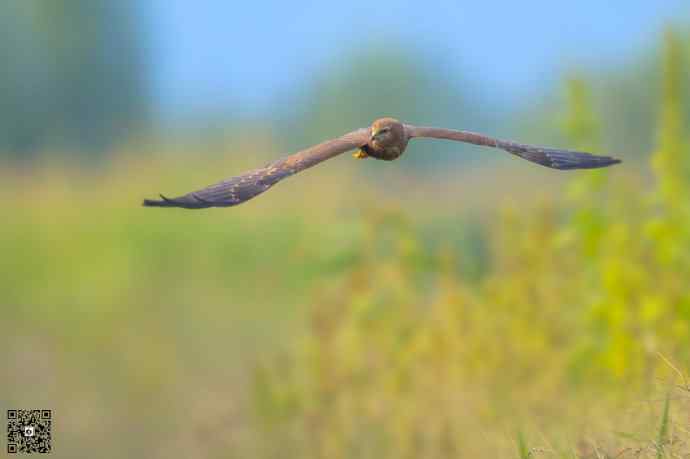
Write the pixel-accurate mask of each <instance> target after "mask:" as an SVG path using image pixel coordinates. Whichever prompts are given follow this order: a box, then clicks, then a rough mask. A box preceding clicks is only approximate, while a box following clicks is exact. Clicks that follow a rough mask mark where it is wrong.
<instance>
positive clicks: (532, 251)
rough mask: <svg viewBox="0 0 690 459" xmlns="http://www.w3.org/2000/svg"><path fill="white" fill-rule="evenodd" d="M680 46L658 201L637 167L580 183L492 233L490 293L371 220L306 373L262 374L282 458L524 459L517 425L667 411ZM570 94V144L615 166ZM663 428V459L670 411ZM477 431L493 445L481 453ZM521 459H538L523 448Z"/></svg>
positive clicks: (583, 107) (681, 206)
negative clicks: (624, 405)
mask: <svg viewBox="0 0 690 459" xmlns="http://www.w3.org/2000/svg"><path fill="white" fill-rule="evenodd" d="M679 46H680V44H679V42H678V40H677V39H675V38H674V35H673V34H672V33H671V32H669V33H668V35H667V38H666V44H665V50H666V51H665V57H664V63H663V65H662V73H663V80H664V88H665V90H664V94H663V96H662V98H661V110H660V113H661V116H660V120H659V129H660V136H659V144H658V147H657V149H656V151H655V152H654V153H653V154H652V155H651V163H652V166H653V168H654V171H655V174H656V175H655V177H656V181H655V183H654V184H653V185H648V184H646V183H645V182H644V180H645V179H644V178H642V177H635V176H633V175H632V174H630V173H627V174H626V173H625V172H626V170H625V168H626V167H628V170H630V166H627V164H628V163H624V164H623V166H622V167H617V168H612V169H610V170H603V171H592V172H586V171H585V172H580V173H577V174H576V175H577V177H576V178H575V179H573V181H572V183H571V186H570V187H569V192H568V193H567V196H566V197H565V198H563V199H553V200H551V201H549V202H546V203H542V204H539V205H537V206H536V208H535V209H533V210H530V211H523V210H522V209H521V208H520V209H518V208H517V206H515V205H513V206H512V207H507V208H506V209H505V211H504V212H503V213H502V214H501V215H500V216H497V217H495V219H494V220H493V221H491V222H490V223H489V224H488V225H487V231H488V229H489V228H491V231H490V233H488V234H489V236H488V241H489V246H490V253H491V256H490V260H491V261H490V263H489V264H488V266H489V268H488V269H487V270H486V272H485V273H484V274H483V275H482V276H481V277H480V278H479V279H474V280H469V279H468V278H466V277H465V276H463V275H460V274H459V273H458V272H457V270H455V269H454V266H456V265H455V264H454V263H453V262H449V260H453V259H454V258H456V257H457V256H458V253H457V252H455V251H454V250H452V249H450V248H446V250H444V251H443V252H442V253H438V254H437V257H436V258H435V259H434V260H433V261H431V262H429V261H427V262H425V263H424V264H423V268H422V265H421V264H420V263H421V262H420V260H421V257H420V252H422V251H423V249H421V246H420V241H421V240H422V239H421V237H420V234H421V233H422V230H420V229H419V228H416V227H415V226H414V225H412V224H410V223H409V218H408V217H407V216H406V214H405V213H404V212H399V213H398V214H397V216H395V215H394V216H393V217H392V218H391V216H390V215H388V216H386V217H385V218H384V217H381V218H379V217H375V216H374V217H372V218H370V220H369V223H368V224H369V229H368V230H367V231H366V232H365V235H366V238H367V239H365V241H364V243H362V244H361V245H360V246H359V250H360V253H359V255H358V256H357V257H355V258H356V259H357V260H358V263H357V264H355V265H353V266H352V267H351V269H350V270H349V273H348V274H347V275H346V276H345V277H344V278H343V279H342V280H341V282H340V283H339V285H337V286H334V287H332V288H330V289H328V290H326V291H324V292H322V294H321V295H320V296H319V297H318V299H317V300H316V301H315V303H314V305H313V309H312V313H311V322H310V332H309V336H308V338H307V339H306V341H305V342H302V343H301V344H300V346H299V347H298V349H297V350H295V351H294V352H293V354H292V355H291V357H289V358H288V361H289V362H290V363H289V364H287V365H281V366H280V367H272V366H271V365H268V366H267V367H265V368H264V369H263V370H262V379H261V381H262V383H261V387H262V388H263V389H262V393H261V394H260V395H259V396H258V398H259V399H260V400H261V404H262V407H263V409H262V413H263V419H264V420H265V421H266V423H265V427H266V432H267V434H268V435H272V436H271V437H270V438H275V439H276V440H275V442H272V443H275V444H279V445H281V447H283V446H285V445H289V446H285V447H288V448H290V450H291V451H294V452H296V455H298V456H300V457H329V458H332V457H352V456H356V457H377V458H378V457H456V456H457V455H458V454H459V455H461V456H464V457H480V456H481V457H498V456H501V455H507V454H511V453H508V451H510V450H511V449H512V448H514V445H513V446H510V445H508V444H507V443H509V442H506V438H505V436H503V435H501V434H500V433H499V432H501V430H502V429H505V428H508V427H509V426H510V424H511V423H513V422H520V420H524V419H537V421H536V422H538V423H539V425H538V430H539V431H540V432H548V433H551V434H555V435H557V430H554V424H561V426H560V427H561V428H566V429H567V427H565V426H566V425H568V424H569V422H568V417H569V416H570V417H573V416H575V417H577V416H585V407H586V406H587V405H586V404H585V402H584V401H586V400H587V395H586V394H588V393H589V392H590V391H596V393H597V394H598V395H597V406H598V407H601V408H602V409H603V410H604V412H606V413H608V414H609V416H610V413H611V411H609V408H612V407H615V406H617V405H616V403H620V402H621V401H625V400H628V401H630V400H631V399H632V398H633V397H636V396H639V395H640V394H649V393H651V392H652V391H653V387H654V384H655V383H656V381H657V380H658V379H659V378H661V379H665V378H668V377H670V376H671V374H672V373H671V372H670V370H669V367H668V366H667V364H666V362H665V361H664V359H665V358H664V359H660V358H659V357H658V355H659V353H661V354H663V355H666V356H669V358H670V359H671V360H672V361H674V362H681V365H683V368H687V362H690V289H688V279H689V278H690V258H689V257H688V253H690V252H688V250H687V247H690V237H689V233H688V232H689V231H690V217H689V214H688V210H687V209H690V200H689V198H688V193H687V188H688V187H689V186H690V175H687V174H686V173H685V170H686V169H685V168H686V166H685V164H687V163H688V162H689V161H690V151H688V146H687V145H688V143H687V133H686V132H685V130H684V129H683V128H682V127H683V126H685V125H686V124H685V122H684V120H683V119H682V114H683V113H684V108H683V107H685V106H686V104H687V101H685V100H683V99H682V98H681V97H680V95H681V94H682V93H683V92H682V89H681V88H680V86H681V84H682V82H683V78H682V77H681V76H682V75H683V74H684V67H683V64H682V62H681V55H682V54H683V53H682V52H680V51H679ZM567 89H568V98H569V101H570V104H569V106H570V111H569V113H568V115H567V116H566V117H565V119H566V122H565V124H564V125H565V129H566V133H567V135H568V136H569V137H570V138H571V143H572V144H574V145H575V146H576V147H578V148H581V149H586V150H595V151H597V150H599V149H600V142H601V141H600V139H599V137H600V132H601V129H600V127H599V126H600V123H599V121H598V119H597V116H596V115H595V114H594V113H595V112H594V109H593V108H592V104H591V102H590V96H589V94H590V91H589V88H588V85H587V83H586V82H585V81H584V80H582V79H571V80H570V81H569V82H568V86H567ZM624 159H625V158H624ZM400 222H402V224H401V223H400ZM391 235H392V236H391ZM272 405H273V407H274V408H271V406H272ZM605 407H606V408H605ZM587 409H589V410H592V409H594V408H593V407H592V405H589V408H587ZM534 413H538V416H536V417H535V416H534ZM660 416H661V428H660V430H659V431H658V440H657V444H658V447H659V449H658V451H659V454H662V453H663V451H664V450H663V446H662V445H664V444H665V443H666V441H667V433H668V429H669V422H670V421H669V417H668V399H667V401H666V404H665V406H664V408H663V409H662V413H661V414H660ZM539 420H541V421H539ZM616 422H617V423H619V425H624V424H625V422H626V421H624V420H621V419H616ZM627 422H630V421H627ZM477 425H481V426H484V428H483V429H480V430H481V436H482V438H483V441H477V440H476V439H474V438H473V435H477ZM486 426H491V427H486ZM497 426H498V427H497ZM488 429H490V430H488ZM521 431H522V430H521ZM646 432H649V430H646ZM521 435H522V434H521ZM570 441H573V440H570ZM583 445H589V443H587V442H584V440H583ZM560 448H564V451H567V449H568V448H569V446H568V445H567V443H566V444H565V445H564V444H561V445H560ZM582 448H584V450H588V451H590V450H591V451H590V452H589V453H586V452H582V453H580V452H578V453H577V454H578V455H579V456H585V457H590V454H591V457H605V456H606V455H605V454H604V453H601V452H600V451H599V450H598V449H597V448H599V447H594V449H593V450H592V448H590V446H582ZM552 449H553V448H552ZM556 449H558V448H556ZM269 450H270V449H269ZM518 450H519V453H520V455H521V457H525V454H527V455H529V450H527V447H526V445H525V442H524V438H523V437H522V436H520V437H519V438H518ZM650 451H654V454H656V451H657V449H652V450H650V449H649V448H647V447H646V446H645V447H640V449H639V454H638V455H641V454H642V453H643V452H644V454H648V453H649V454H652V453H650ZM273 453H275V451H273ZM512 454H514V449H513V453H512ZM564 454H565V453H564ZM612 455H613V454H612Z"/></svg>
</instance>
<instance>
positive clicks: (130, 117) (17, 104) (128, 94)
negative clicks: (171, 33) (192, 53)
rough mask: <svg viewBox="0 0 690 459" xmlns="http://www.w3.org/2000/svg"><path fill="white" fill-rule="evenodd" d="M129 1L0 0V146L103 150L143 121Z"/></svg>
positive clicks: (141, 66) (143, 88)
mask: <svg viewBox="0 0 690 459" xmlns="http://www.w3.org/2000/svg"><path fill="white" fill-rule="evenodd" d="M138 21H139V17H138V10H137V9H136V3H135V2H132V1H131V0H124V1H123V0H115V1H113V0H55V1H48V2H46V1H42V0H22V1H7V2H2V3H0V30H2V35H1V36H2V39H1V40H0V61H1V62H2V63H3V64H2V65H3V71H2V72H0V151H2V152H3V153H12V154H13V155H15V156H17V157H21V158H26V157H27V156H29V155H31V154H35V153H36V152H38V151H40V150H41V149H46V148H52V149H65V150H70V151H76V150H82V151H85V150H87V149H88V150H90V151H93V150H98V151H105V150H106V149H107V148H108V147H111V146H113V145H114V144H115V143H117V141H118V139H122V138H128V137H130V136H132V135H133V134H135V133H136V131H138V130H143V127H142V124H143V123H145V122H147V121H148V120H147V116H148V115H147V114H148V103H149V101H148V97H149V95H148V88H147V84H148V83H147V81H146V79H147V78H148V76H147V69H146V68H145V49H144V48H145V46H144V41H143V40H142V38H143V37H142V33H143V32H142V30H141V24H140V23H139V22H138Z"/></svg>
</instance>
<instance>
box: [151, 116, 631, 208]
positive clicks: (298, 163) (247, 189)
mask: <svg viewBox="0 0 690 459" xmlns="http://www.w3.org/2000/svg"><path fill="white" fill-rule="evenodd" d="M415 137H429V138H435V139H447V140H456V141H458V142H467V143H472V144H475V145H482V146H486V147H494V148H500V149H502V150H505V151H507V152H508V153H511V154H513V155H515V156H519V157H520V158H522V159H526V160H527V161H531V162H533V163H537V164H540V165H542V166H545V167H550V168H552V169H561V170H570V169H595V168H598V167H606V166H610V165H612V164H617V163H620V162H621V161H620V160H619V159H615V158H610V157H608V156H595V155H591V154H589V153H581V152H577V151H570V150H557V149H554V148H545V147H537V146H533V145H525V144H521V143H516V142H511V141H508V140H499V139H494V138H491V137H487V136H485V135H482V134H476V133H474V132H468V131H456V130H452V129H443V128H435V127H421V126H413V125H411V124H403V123H401V122H400V121H398V120H396V119H393V118H381V119H378V120H376V121H374V123H373V124H372V125H371V127H369V128H361V129H357V130H356V131H352V132H350V133H347V134H345V135H343V136H342V137H338V138H336V139H331V140H327V141H325V142H323V143H320V144H318V145H315V146H313V147H310V148H307V149H306V150H302V151H300V152H298V153H295V154H293V155H290V156H286V157H285V158H282V159H279V160H277V161H274V162H272V163H269V164H267V165H266V166H264V167H261V168H259V169H254V170H251V171H248V172H245V173H244V174H242V175H238V176H236V177H232V178H229V179H227V180H223V181H222V182H220V183H217V184H215V185H210V186H208V187H206V188H203V189H201V190H198V191H193V192H191V193H187V194H185V195H183V196H179V197H176V198H166V197H165V196H163V195H161V199H160V200H151V199H145V200H144V206H149V207H182V208H185V209H205V208H207V207H230V206H236V205H237V204H241V203H243V202H245V201H248V200H250V199H251V198H253V197H254V196H256V195H258V194H261V193H263V192H264V191H266V190H268V189H269V188H271V187H272V186H273V185H275V184H276V183H278V182H279V181H281V180H283V179H284V178H286V177H289V176H291V175H294V174H296V173H298V172H301V171H303V170H305V169H308V168H310V167H312V166H316V165H317V164H319V163H320V162H322V161H325V160H327V159H331V158H333V157H335V156H338V155H339V154H341V153H345V152H346V151H349V150H355V149H356V150H357V152H356V153H355V154H354V157H355V158H362V159H363V158H368V157H372V158H376V159H383V160H385V161H392V160H394V159H397V158H399V157H400V155H402V154H403V152H404V151H405V148H407V143H408V142H409V141H410V139H413V138H415Z"/></svg>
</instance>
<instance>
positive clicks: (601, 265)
mask: <svg viewBox="0 0 690 459" xmlns="http://www.w3.org/2000/svg"><path fill="white" fill-rule="evenodd" d="M665 46H666V51H665V53H666V55H665V58H664V61H663V63H662V65H661V68H660V73H661V74H662V75H663V79H664V86H663V87H664V92H663V94H661V95H659V97H658V100H659V107H660V110H659V113H660V115H659V120H658V132H659V136H658V138H657V139H656V140H655V143H656V147H655V150H654V151H652V152H649V156H648V158H647V159H646V160H645V161H644V162H643V163H641V164H635V162H634V161H632V162H631V163H628V162H626V163H624V164H623V165H622V166H619V167H617V168H614V169H611V170H606V171H595V172H581V173H574V174H572V175H570V176H567V178H566V176H564V175H554V173H553V172H551V171H547V170H545V169H535V168H534V166H531V165H527V164H523V163H520V162H519V161H517V160H514V159H512V158H505V159H504V160H501V162H499V163H498V165H497V166H495V167H491V168H487V170H482V169H477V168H474V169H470V170H450V171H445V172H443V173H436V172H433V173H432V172H426V173H425V174H426V175H425V174H421V176H419V175H417V176H415V175H413V174H412V173H411V172H410V171H409V170H407V171H405V170H401V169H398V168H394V167H390V165H386V164H381V163H375V162H373V161H367V162H361V163H359V162H355V161H354V160H349V158H339V159H336V160H334V161H332V162H329V163H327V164H325V165H323V166H320V167H319V168H318V170H312V171H308V172H305V173H304V175H303V176H300V177H299V178H298V179H294V180H289V181H286V182H285V183H282V184H280V185H279V186H277V187H276V189H275V190H272V191H270V192H269V193H267V194H266V195H262V196H261V197H259V198H257V199H255V200H253V201H252V202H251V203H249V204H247V205H243V206H239V207H237V208H233V209H225V210H223V209H221V210H213V211H208V212H187V211H159V210H151V209H144V208H142V207H140V206H139V204H140V201H141V199H142V198H143V197H146V196H151V195H152V194H153V193H155V192H156V191H158V190H161V191H165V192H171V194H174V190H178V191H181V190H187V189H188V188H189V187H190V186H195V185H202V184H206V183H210V182H212V181H215V180H218V179H220V178H223V177H224V176H227V175H232V174H233V173H234V172H239V171H242V170H245V169H247V168H251V167H255V166H256V165H257V164H261V163H263V162H265V161H267V160H268V159H270V158H274V157H276V156H278V155H281V154H283V153H284V152H281V151H280V148H279V147H278V146H276V145H275V144H274V143H272V142H271V141H270V139H269V140H266V141H265V143H264V144H257V143H256V141H255V140H252V143H246V144H245V143H241V141H235V142H234V143H233V142H230V143H226V144H224V145H223V146H222V148H219V149H216V150H215V152H214V154H213V155H205V156H204V158H205V159H204V161H203V162H200V163H193V164H189V163H184V162H183V161H182V159H181V158H178V157H176V155H175V152H174V151H168V150H174V149H175V148H176V147H170V146H165V145H155V146H134V147H131V148H129V149H125V150H123V151H122V152H118V153H117V154H114V155H112V158H113V159H111V160H109V161H108V162H103V163H100V164H97V165H94V164H88V165H83V164H77V163H76V162H70V160H67V159H66V158H65V157H63V156H60V155H58V154H56V155H55V159H54V161H52V162H49V163H46V162H44V163H42V164H41V165H36V164H31V165H26V164H24V165H22V164H17V163H6V164H3V165H1V166H0V171H1V172H0V177H1V178H0V180H1V182H2V183H1V184H0V200H1V201H2V202H3V211H4V212H3V214H4V218H3V220H4V221H3V224H2V225H1V227H0V253H2V258H1V259H0V266H1V267H2V273H3V275H2V276H1V277H0V291H1V292H2V310H3V323H4V324H5V328H6V330H5V332H4V333H3V334H2V335H1V337H0V343H2V347H3V349H6V355H7V356H8V364H7V365H5V366H3V368H2V370H0V372H2V373H1V374H2V376H3V380H4V381H7V383H4V384H3V386H4V390H3V391H1V392H0V398H1V399H2V401H3V402H4V405H7V406H26V405H30V406H35V405H40V406H41V407H52V408H53V409H54V410H55V412H56V414H57V419H59V421H58V424H57V427H56V429H57V432H58V433H57V434H56V438H58V439H59V445H58V446H56V454H58V455H59V456H60V457H93V456H94V451H98V456H99V457H104V458H105V457H123V456H125V455H126V456H130V457H169V456H185V457H323V458H338V457H343V458H344V457H372V458H373V457H376V458H381V457H426V458H435V457H439V458H441V457H522V458H525V457H592V458H603V457H688V455H689V454H690V414H689V413H690V387H689V386H688V381H687V380H686V379H685V378H687V377H688V372H689V371H690V288H689V285H690V284H689V281H690V250H689V249H688V248H689V247H690V147H689V143H688V139H689V138H690V136H689V132H690V129H689V128H688V122H687V120H685V119H684V115H683V112H684V110H685V108H684V107H686V106H687V104H688V102H687V101H685V100H683V98H682V96H681V94H682V88H681V86H682V85H683V84H686V83H687V82H686V81H685V77H686V76H687V72H686V71H685V70H684V68H683V67H682V63H681V59H680V58H679V56H680V53H681V51H680V46H681V45H680V43H679V42H678V41H677V40H676V39H675V38H674V36H673V35H672V34H669V36H668V37H667V43H666V45H665ZM567 90H568V98H569V107H570V108H569V115H568V118H567V123H566V124H565V128H564V130H565V134H566V135H567V136H568V137H569V139H570V142H571V143H572V145H573V146H575V147H577V148H581V149H588V150H594V151H599V150H600V149H601V145H600V142H601V141H600V138H599V134H598V133H599V132H600V130H601V124H600V120H599V119H598V118H597V116H596V114H595V113H594V111H593V109H592V107H591V101H590V100H589V99H590V97H589V95H588V94H589V93H588V91H589V90H588V85H587V82H586V81H583V80H572V81H570V82H569V83H568V85H567ZM246 137H247V138H251V139H256V138H257V136H251V135H248V136H246ZM210 148H212V147H209V146H205V147H203V148H202V150H203V149H210ZM422 149H423V147H421V146H415V147H414V148H413V150H418V151H421V150H422ZM229 152H233V153H237V152H241V153H242V154H241V155H237V154H233V155H230V154H226V153H229ZM202 153H203V151H200V157H201V156H202ZM410 154H412V153H410ZM612 154H616V153H613V152H612ZM229 157H232V158H233V159H232V160H229V159H227V158H229ZM187 158H188V157H187ZM71 161H75V160H74V159H73V160H71ZM503 161H504V162H503ZM504 165H505V167H504ZM386 166H389V167H386ZM363 169H364V170H363ZM535 183H536V184H538V185H535ZM410 184H413V186H410ZM18 381H21V382H22V383H21V384H18V383H17V382H18Z"/></svg>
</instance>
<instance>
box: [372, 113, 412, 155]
mask: <svg viewBox="0 0 690 459" xmlns="http://www.w3.org/2000/svg"><path fill="white" fill-rule="evenodd" d="M404 137H405V128H404V127H403V125H402V123H401V122H400V121H398V120H396V119H395V118H379V119H377V120H376V121H374V122H373V123H372V124H371V139H370V143H371V144H372V145H373V146H375V147H384V148H385V147H387V146H391V145H395V144H397V143H400V142H403V141H404V140H403V139H404Z"/></svg>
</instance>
